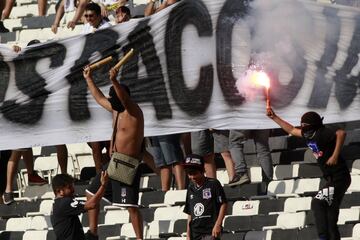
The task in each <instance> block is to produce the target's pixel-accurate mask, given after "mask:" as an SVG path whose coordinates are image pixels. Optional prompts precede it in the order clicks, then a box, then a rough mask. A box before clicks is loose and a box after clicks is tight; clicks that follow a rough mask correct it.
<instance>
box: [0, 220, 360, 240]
mask: <svg viewBox="0 0 360 240" xmlns="http://www.w3.org/2000/svg"><path fill="white" fill-rule="evenodd" d="M186 221H187V220H186V219H182V220H177V221H168V222H166V221H154V222H152V223H151V224H150V225H149V226H148V227H146V228H145V229H144V236H145V239H168V240H183V239H186V238H185V237H181V236H183V235H184V233H185V231H186ZM84 230H85V231H86V230H87V228H84ZM339 231H340V235H341V237H342V238H341V239H342V240H359V239H360V223H357V224H353V223H349V224H342V225H339ZM11 234H12V235H13V237H12V238H11ZM98 234H99V239H100V240H102V239H104V240H105V239H108V240H114V239H129V238H132V237H135V235H134V233H133V230H132V224H131V223H126V224H112V225H99V228H98ZM0 238H1V239H4V240H7V239H20V240H21V239H22V240H33V239H37V240H46V239H47V240H53V239H54V240H55V239H56V238H55V234H54V232H53V231H52V230H27V231H12V232H9V231H4V232H1V233H0ZM316 238H317V233H316V229H315V226H313V225H311V226H306V227H303V228H292V229H264V230H244V231H240V232H234V231H227V230H226V229H225V230H224V233H223V234H222V238H221V239H223V240H232V239H234V240H235V239H236V240H261V239H264V240H286V239H292V240H296V239H297V240H309V239H316Z"/></svg>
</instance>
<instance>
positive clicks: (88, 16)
mask: <svg viewBox="0 0 360 240" xmlns="http://www.w3.org/2000/svg"><path fill="white" fill-rule="evenodd" d="M84 16H85V17H86V18H91V17H94V14H85V15H84Z"/></svg>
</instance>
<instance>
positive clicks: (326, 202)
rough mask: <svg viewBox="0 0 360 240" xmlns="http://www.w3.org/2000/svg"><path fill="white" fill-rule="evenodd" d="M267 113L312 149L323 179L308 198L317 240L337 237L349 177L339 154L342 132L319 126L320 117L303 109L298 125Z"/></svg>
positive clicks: (343, 138)
mask: <svg viewBox="0 0 360 240" xmlns="http://www.w3.org/2000/svg"><path fill="white" fill-rule="evenodd" d="M267 115H268V117H270V118H271V119H272V120H274V121H275V122H276V123H277V124H278V125H279V126H280V127H281V128H282V129H284V130H285V131H286V132H287V133H289V134H291V135H293V136H297V137H303V138H304V139H305V141H306V144H307V145H308V147H309V148H310V149H311V150H312V152H313V154H314V156H315V158H316V160H317V162H318V164H319V166H320V169H321V170H322V172H323V176H324V178H325V180H326V181H325V182H326V184H325V186H323V187H322V188H321V190H320V191H319V192H318V194H317V195H316V196H315V198H314V199H313V201H312V204H311V205H312V209H313V211H314V215H315V222H316V227H317V231H318V235H319V238H320V239H321V240H325V239H326V240H328V239H340V233H339V230H338V227H337V221H338V217H339V207H340V204H341V200H342V198H343V196H344V194H345V192H346V190H347V188H348V187H349V185H350V182H351V177H350V173H349V170H348V168H347V166H346V162H345V160H344V159H343V158H341V156H340V151H341V148H342V145H343V144H344V141H345V136H346V133H345V131H344V130H342V129H338V130H336V131H333V130H331V129H330V128H327V127H325V126H324V125H323V122H322V120H323V118H321V117H320V115H319V114H317V113H316V112H307V113H305V114H304V115H303V116H302V117H301V128H295V127H294V126H293V125H291V124H290V123H288V122H286V121H284V120H283V119H281V118H280V117H279V116H277V115H276V114H275V113H274V111H273V110H272V109H271V108H269V109H267Z"/></svg>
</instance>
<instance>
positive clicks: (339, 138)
mask: <svg viewBox="0 0 360 240" xmlns="http://www.w3.org/2000/svg"><path fill="white" fill-rule="evenodd" d="M335 134H336V144H335V149H334V152H333V154H332V155H331V157H330V158H329V159H328V160H327V161H326V164H327V165H335V164H337V162H338V159H339V155H340V152H341V148H342V146H343V145H344V142H345V137H346V132H345V131H344V130H343V129H338V130H337V131H336V133H335Z"/></svg>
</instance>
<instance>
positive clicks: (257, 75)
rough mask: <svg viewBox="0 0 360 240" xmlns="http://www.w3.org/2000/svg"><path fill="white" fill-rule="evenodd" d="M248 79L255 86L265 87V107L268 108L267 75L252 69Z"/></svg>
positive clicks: (268, 85) (268, 80)
mask: <svg viewBox="0 0 360 240" xmlns="http://www.w3.org/2000/svg"><path fill="white" fill-rule="evenodd" d="M250 81H251V82H252V83H253V84H254V85H255V86H262V87H265V89H266V108H270V96H269V91H270V78H269V76H268V75H267V74H266V73H265V72H263V71H252V73H251V76H250Z"/></svg>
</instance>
